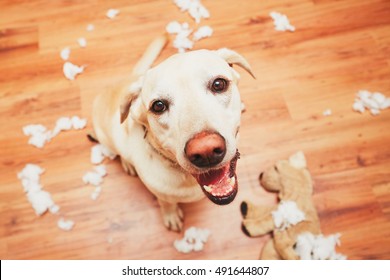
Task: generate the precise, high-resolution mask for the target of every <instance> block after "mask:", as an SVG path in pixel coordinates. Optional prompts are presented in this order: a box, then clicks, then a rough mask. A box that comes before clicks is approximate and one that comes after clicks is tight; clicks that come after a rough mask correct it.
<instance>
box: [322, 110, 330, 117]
mask: <svg viewBox="0 0 390 280" xmlns="http://www.w3.org/2000/svg"><path fill="white" fill-rule="evenodd" d="M322 115H323V116H324V117H328V116H331V115H332V110H331V109H326V110H325V111H324V112H322Z"/></svg>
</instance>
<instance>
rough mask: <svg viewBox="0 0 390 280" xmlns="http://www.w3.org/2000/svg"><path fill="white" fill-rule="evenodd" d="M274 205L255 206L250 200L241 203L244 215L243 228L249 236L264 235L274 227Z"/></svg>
mask: <svg viewBox="0 0 390 280" xmlns="http://www.w3.org/2000/svg"><path fill="white" fill-rule="evenodd" d="M273 210H274V207H268V206H255V205H253V204H251V203H249V202H243V203H242V204H241V213H242V215H243V217H244V220H243V221H242V230H243V231H244V233H245V234H246V235H248V236H251V237H255V236H260V235H264V234H266V233H268V232H271V231H272V230H273V229H274V221H273V218H272V214H271V212H272V211H273Z"/></svg>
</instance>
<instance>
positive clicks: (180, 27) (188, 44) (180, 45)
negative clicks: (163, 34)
mask: <svg viewBox="0 0 390 280" xmlns="http://www.w3.org/2000/svg"><path fill="white" fill-rule="evenodd" d="M166 30H167V32H168V33H169V34H176V38H175V40H174V41H173V47H174V48H176V49H178V50H179V52H180V53H182V52H185V51H186V50H188V49H192V47H193V45H194V42H192V41H191V40H190V39H189V38H188V36H189V35H190V34H191V33H192V30H191V29H190V27H189V25H188V23H187V22H184V23H182V24H180V23H179V22H177V21H172V22H170V23H168V25H167V26H166Z"/></svg>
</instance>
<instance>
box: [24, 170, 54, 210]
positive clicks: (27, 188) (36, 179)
mask: <svg viewBox="0 0 390 280" xmlns="http://www.w3.org/2000/svg"><path fill="white" fill-rule="evenodd" d="M44 171H45V170H44V169H42V168H41V167H40V166H38V165H36V164H31V163H28V164H26V166H25V167H24V168H23V170H22V171H21V172H19V173H18V175H17V176H18V178H19V180H21V182H22V186H23V188H24V192H25V193H26V195H27V199H28V201H29V202H30V203H31V206H32V207H33V208H34V210H35V213H36V214H37V215H38V216H40V215H42V214H43V213H45V212H46V211H47V210H49V211H50V212H51V213H57V212H58V211H59V206H58V205H56V204H55V203H54V201H53V199H52V198H51V195H50V193H48V192H47V191H44V190H42V186H41V185H40V176H41V174H42V173H43V172H44Z"/></svg>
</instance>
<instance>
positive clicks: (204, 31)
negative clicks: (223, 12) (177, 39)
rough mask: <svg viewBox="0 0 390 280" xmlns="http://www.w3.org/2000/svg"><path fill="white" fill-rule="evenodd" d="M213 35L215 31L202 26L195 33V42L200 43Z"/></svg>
mask: <svg viewBox="0 0 390 280" xmlns="http://www.w3.org/2000/svg"><path fill="white" fill-rule="evenodd" d="M211 35H213V29H212V28H211V27H210V26H208V25H206V26H202V27H200V28H199V29H198V30H197V31H196V32H195V33H194V35H193V40H194V41H199V40H201V39H203V38H207V37H211Z"/></svg>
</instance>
